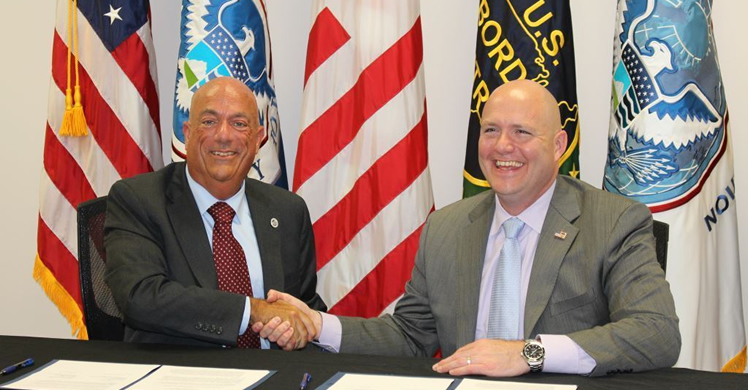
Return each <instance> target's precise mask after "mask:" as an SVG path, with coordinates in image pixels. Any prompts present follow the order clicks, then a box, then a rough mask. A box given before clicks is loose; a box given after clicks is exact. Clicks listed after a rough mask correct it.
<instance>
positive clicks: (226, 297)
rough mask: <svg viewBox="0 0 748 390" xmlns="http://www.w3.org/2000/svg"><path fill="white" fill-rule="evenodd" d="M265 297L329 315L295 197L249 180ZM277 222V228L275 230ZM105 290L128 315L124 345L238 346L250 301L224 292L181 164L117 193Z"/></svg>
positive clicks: (117, 187)
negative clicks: (284, 298) (273, 293)
mask: <svg viewBox="0 0 748 390" xmlns="http://www.w3.org/2000/svg"><path fill="white" fill-rule="evenodd" d="M245 188H246V195H247V199H248V201H249V202H248V203H249V209H250V212H251V213H252V222H253V224H254V229H255V234H256V236H257V243H258V245H259V248H260V257H261V259H262V273H263V279H264V285H265V293H267V291H268V290H269V289H271V288H272V289H276V290H279V291H285V292H287V293H289V294H291V295H294V296H296V297H298V298H299V299H301V300H302V301H304V302H306V303H307V304H308V305H309V306H310V307H315V308H318V309H320V310H325V305H324V303H323V302H322V299H321V298H320V297H319V296H318V295H317V293H316V291H315V290H316V284H317V275H316V262H315V255H314V234H313V231H312V225H311V222H310V219H309V212H308V210H307V208H306V204H305V203H304V201H303V200H302V199H301V198H300V197H298V196H297V195H295V194H293V193H290V192H288V191H285V190H283V189H280V188H277V187H275V186H272V185H268V184H264V183H261V182H259V181H257V180H251V179H247V180H246V186H245ZM271 218H276V219H277V220H278V222H279V224H278V226H277V228H273V227H272V226H271V225H270V219H271ZM104 245H105V248H106V256H107V272H106V282H107V283H108V284H109V287H110V288H111V290H112V294H113V296H114V299H115V301H116V302H117V305H118V306H119V307H120V309H121V310H122V313H123V315H124V322H125V325H126V329H125V341H132V342H155V343H176V344H191V345H216V344H220V345H236V338H237V334H238V331H239V326H240V324H241V321H242V314H243V311H244V301H245V297H244V296H243V295H238V294H232V293H228V292H224V291H219V290H218V279H217V276H216V270H215V265H214V263H213V252H212V250H211V248H210V244H209V241H208V237H207V235H206V232H205V227H204V225H203V221H202V218H201V216H200V213H199V211H198V209H197V204H196V203H195V199H194V197H193V196H192V192H191V191H190V189H189V185H188V183H187V178H186V172H185V164H184V163H174V164H170V165H168V166H166V167H165V168H163V169H161V170H159V171H157V172H153V173H149V174H144V175H139V176H136V177H134V178H131V179H127V180H121V181H118V182H117V183H115V184H114V186H112V189H111V190H110V192H109V198H108V201H107V216H106V223H105V230H104Z"/></svg>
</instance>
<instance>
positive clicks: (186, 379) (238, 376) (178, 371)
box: [127, 366, 270, 390]
mask: <svg viewBox="0 0 748 390" xmlns="http://www.w3.org/2000/svg"><path fill="white" fill-rule="evenodd" d="M269 373H270V371H267V370H240V369H233V368H203V367H180V366H162V367H161V368H159V369H158V371H156V372H154V373H153V374H151V375H149V376H148V377H146V378H145V379H143V380H142V381H140V382H138V383H136V384H135V385H133V386H132V387H128V388H127V390H177V389H180V390H204V389H211V390H243V389H246V388H247V387H250V386H252V385H254V384H255V383H257V382H258V381H259V380H261V379H262V378H264V377H265V376H266V375H267V374H269Z"/></svg>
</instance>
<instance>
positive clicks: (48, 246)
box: [34, 0, 163, 338]
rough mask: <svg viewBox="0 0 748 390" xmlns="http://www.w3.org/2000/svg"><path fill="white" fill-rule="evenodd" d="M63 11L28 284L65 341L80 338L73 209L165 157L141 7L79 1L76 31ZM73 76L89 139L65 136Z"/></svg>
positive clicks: (62, 0)
mask: <svg viewBox="0 0 748 390" xmlns="http://www.w3.org/2000/svg"><path fill="white" fill-rule="evenodd" d="M68 5H69V3H68V0H58V1H57V19H56V25H55V31H54V40H53V43H52V80H51V83H50V88H49V97H48V99H49V100H48V101H49V110H48V112H47V126H46V130H45V137H44V169H43V171H42V174H41V182H40V184H39V192H40V194H39V229H38V235H37V257H36V262H35V263H34V278H35V279H36V280H37V281H38V282H39V284H41V286H42V287H43V288H44V291H45V292H46V293H47V295H48V296H49V298H50V299H51V300H52V301H53V302H54V303H55V304H56V305H57V307H58V308H59V309H60V312H61V313H62V314H63V315H64V316H65V318H66V319H67V320H68V322H70V325H71V327H72V329H73V334H76V333H77V336H78V337H79V338H87V332H86V328H85V324H84V320H83V309H82V308H83V302H82V300H81V290H80V281H79V278H78V275H79V271H78V235H77V232H78V229H77V228H76V220H77V212H76V207H77V206H78V205H79V204H80V203H82V202H84V201H87V200H90V199H93V198H96V197H99V196H104V195H106V194H108V193H109V187H111V185H112V184H113V183H114V182H116V181H117V180H119V179H122V178H127V177H131V176H134V175H137V174H140V173H144V172H150V171H153V170H156V169H158V168H161V167H162V166H163V157H162V154H161V131H160V125H159V106H158V94H157V92H156V85H157V82H156V67H155V64H156V58H155V56H154V50H153V40H152V39H151V22H150V17H149V15H150V3H149V1H148V0H133V1H116V0H113V1H107V0H78V8H77V9H75V8H72V9H73V12H74V16H75V15H77V29H76V28H73V27H71V26H70V25H69V23H68ZM74 20H75V19H74ZM73 24H75V22H74V23H73ZM71 30H72V31H71ZM69 32H70V35H69ZM76 40H77V42H78V44H77V45H78V49H77V51H78V56H77V58H78V60H79V65H78V71H77V72H76V69H75V64H74V61H73V62H71V63H70V66H71V68H70V73H68V67H67V64H68V49H69V48H70V49H71V58H72V59H73V60H74V59H75V56H74V53H75V41H76ZM76 73H77V75H78V77H77V79H78V81H79V82H78V84H79V85H80V91H81V94H80V95H81V103H82V109H83V111H84V112H85V119H86V122H85V123H83V124H82V125H83V126H85V127H86V128H87V130H88V135H86V136H81V137H63V136H60V135H59V132H60V128H61V127H62V122H63V113H64V112H65V108H66V104H65V92H66V89H67V88H68V85H70V86H72V85H74V84H75V79H76V76H75V75H76ZM68 77H70V78H71V79H70V84H68Z"/></svg>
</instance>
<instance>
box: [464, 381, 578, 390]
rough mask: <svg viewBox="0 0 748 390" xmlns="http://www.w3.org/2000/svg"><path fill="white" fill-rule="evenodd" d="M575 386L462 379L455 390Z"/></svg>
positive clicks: (548, 389)
mask: <svg viewBox="0 0 748 390" xmlns="http://www.w3.org/2000/svg"><path fill="white" fill-rule="evenodd" d="M576 388H577V386H576V385H552V384H544V383H520V382H494V381H482V380H477V379H463V380H462V382H461V383H460V385H459V386H457V390H576Z"/></svg>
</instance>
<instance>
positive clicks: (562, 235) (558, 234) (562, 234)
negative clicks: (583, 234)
mask: <svg viewBox="0 0 748 390" xmlns="http://www.w3.org/2000/svg"><path fill="white" fill-rule="evenodd" d="M553 235H554V236H555V237H556V238H559V239H562V240H565V239H566V232H565V231H563V230H562V231H560V232H556V233H554V234H553Z"/></svg>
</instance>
